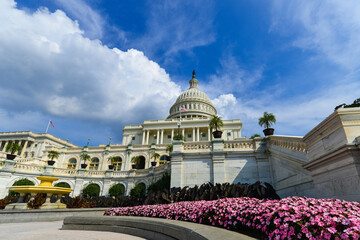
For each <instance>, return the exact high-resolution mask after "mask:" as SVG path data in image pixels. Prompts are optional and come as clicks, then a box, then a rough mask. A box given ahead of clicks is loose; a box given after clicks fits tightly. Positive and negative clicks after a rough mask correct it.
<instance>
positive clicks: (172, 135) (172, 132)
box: [171, 129, 174, 141]
mask: <svg viewBox="0 0 360 240" xmlns="http://www.w3.org/2000/svg"><path fill="white" fill-rule="evenodd" d="M173 138H174V129H171V141H172V140H173Z"/></svg>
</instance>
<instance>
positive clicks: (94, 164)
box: [89, 158, 100, 170]
mask: <svg viewBox="0 0 360 240" xmlns="http://www.w3.org/2000/svg"><path fill="white" fill-rule="evenodd" d="M99 162H100V161H99V159H98V158H93V159H91V163H90V166H89V170H98V168H99Z"/></svg>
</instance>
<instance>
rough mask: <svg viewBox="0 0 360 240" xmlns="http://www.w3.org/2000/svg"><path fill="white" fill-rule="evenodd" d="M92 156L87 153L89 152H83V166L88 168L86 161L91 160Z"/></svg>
mask: <svg viewBox="0 0 360 240" xmlns="http://www.w3.org/2000/svg"><path fill="white" fill-rule="evenodd" d="M90 158H91V157H90V155H89V154H87V153H82V154H81V155H80V159H81V160H83V161H84V163H83V164H81V167H82V168H86V167H87V164H86V162H87V161H89V160H90Z"/></svg>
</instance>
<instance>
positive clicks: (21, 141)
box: [0, 140, 29, 157]
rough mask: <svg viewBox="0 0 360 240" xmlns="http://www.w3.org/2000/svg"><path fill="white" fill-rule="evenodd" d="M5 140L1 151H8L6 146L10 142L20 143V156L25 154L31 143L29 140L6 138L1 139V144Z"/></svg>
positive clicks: (0, 144)
mask: <svg viewBox="0 0 360 240" xmlns="http://www.w3.org/2000/svg"><path fill="white" fill-rule="evenodd" d="M4 142H5V144H4V146H3V148H1V151H3V152H6V147H7V145H8V144H9V142H15V143H17V144H19V145H20V146H22V149H21V152H20V157H23V156H24V153H25V150H26V148H27V146H28V144H29V140H15V141H14V140H4V141H0V146H2V145H3V143H4Z"/></svg>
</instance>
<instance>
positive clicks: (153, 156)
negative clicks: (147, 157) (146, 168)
mask: <svg viewBox="0 0 360 240" xmlns="http://www.w3.org/2000/svg"><path fill="white" fill-rule="evenodd" d="M151 157H152V158H153V159H154V162H156V159H158V158H160V154H158V153H156V152H153V154H152V155H151Z"/></svg>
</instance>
